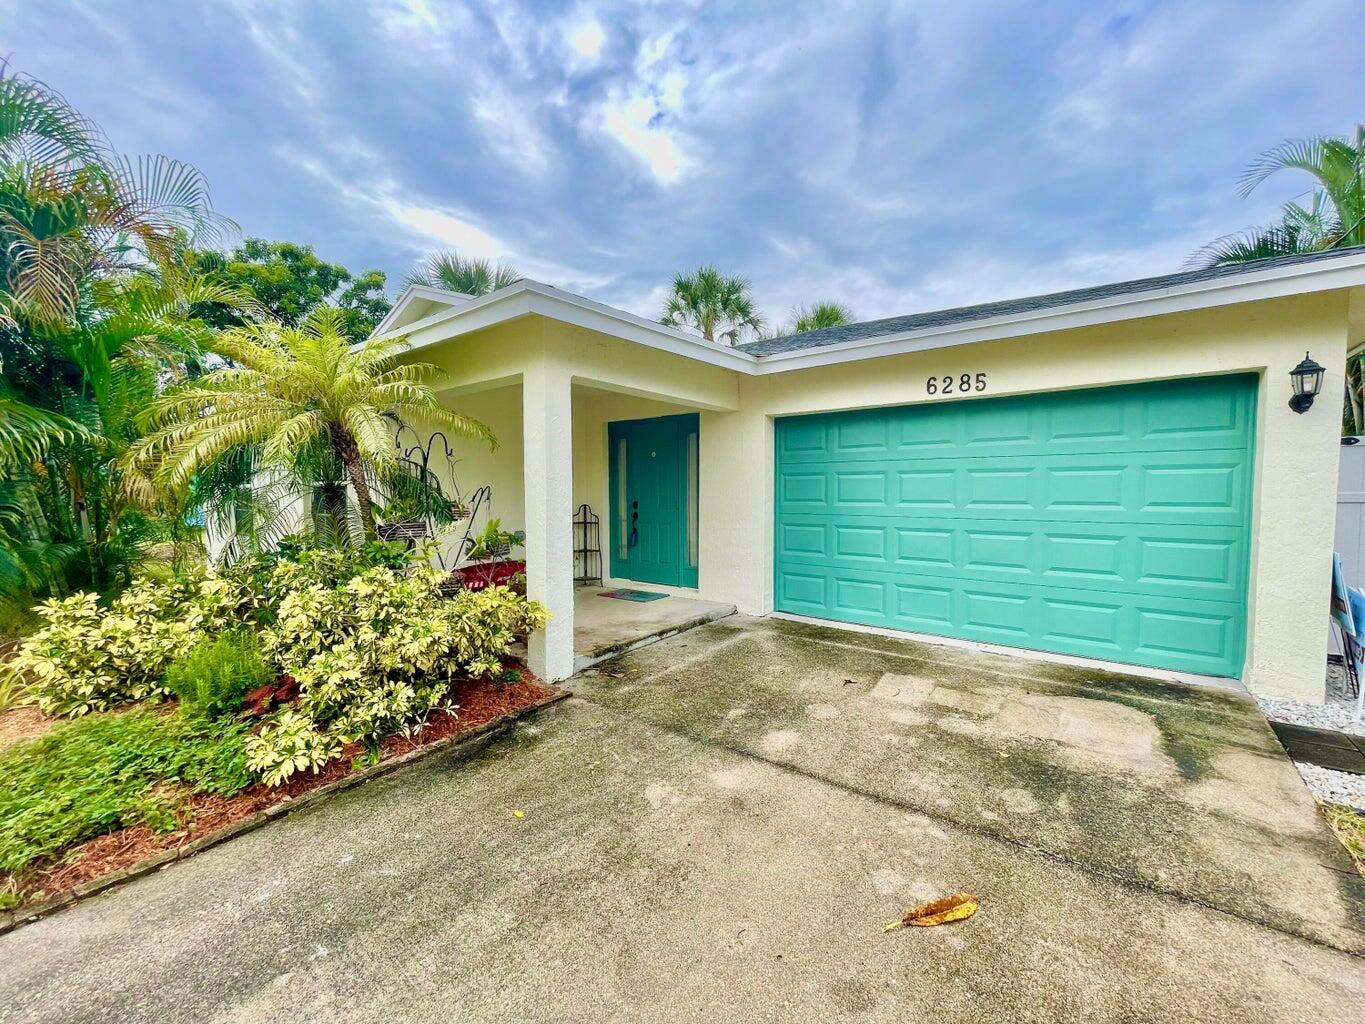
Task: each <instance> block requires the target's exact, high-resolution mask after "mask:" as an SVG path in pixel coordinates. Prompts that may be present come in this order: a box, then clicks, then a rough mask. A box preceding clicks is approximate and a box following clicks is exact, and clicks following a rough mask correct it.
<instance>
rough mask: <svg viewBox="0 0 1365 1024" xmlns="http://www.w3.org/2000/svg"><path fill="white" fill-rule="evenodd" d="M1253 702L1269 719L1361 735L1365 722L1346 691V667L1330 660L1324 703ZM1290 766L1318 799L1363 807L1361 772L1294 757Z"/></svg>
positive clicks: (1364, 783)
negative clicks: (1328, 766) (1357, 716)
mask: <svg viewBox="0 0 1365 1024" xmlns="http://www.w3.org/2000/svg"><path fill="white" fill-rule="evenodd" d="M1257 703H1259V704H1260V705H1261V712H1262V713H1263V714H1264V715H1265V716H1266V718H1268V719H1270V720H1271V721H1272V722H1289V723H1290V724H1292V725H1306V726H1309V727H1311V728H1314V729H1333V730H1335V731H1337V732H1349V733H1354V734H1355V735H1357V736H1365V723H1361V724H1357V723H1356V721H1355V699H1354V698H1352V697H1348V696H1347V695H1346V670H1345V669H1343V668H1342V667H1341V666H1340V665H1337V664H1333V663H1331V662H1329V663H1328V665H1327V702H1326V703H1325V704H1320V705H1319V704H1303V703H1300V702H1299V701H1294V700H1265V699H1261V698H1257ZM1294 767H1295V768H1297V769H1298V770H1299V774H1300V775H1302V776H1303V781H1304V782H1305V783H1307V784H1308V788H1309V790H1310V791H1311V792H1312V794H1313V796H1315V797H1317V799H1318V800H1321V801H1324V802H1326V803H1333V804H1346V805H1348V806H1350V807H1355V808H1356V809H1358V810H1362V811H1365V775H1352V774H1350V773H1349V772H1337V771H1333V770H1332V769H1330V768H1322V767H1319V766H1318V765H1315V764H1308V763H1306V762H1303V761H1295V762H1294Z"/></svg>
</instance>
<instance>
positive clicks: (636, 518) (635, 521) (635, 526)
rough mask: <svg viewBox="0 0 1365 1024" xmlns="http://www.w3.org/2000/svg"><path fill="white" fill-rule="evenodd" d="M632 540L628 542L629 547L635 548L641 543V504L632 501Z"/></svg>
mask: <svg viewBox="0 0 1365 1024" xmlns="http://www.w3.org/2000/svg"><path fill="white" fill-rule="evenodd" d="M630 507H631V510H632V511H631V513H630V540H628V541H627V542H626V546H627V547H632V548H633V547H635V545H636V544H638V543H639V542H640V503H639V502H638V501H632V502H631V503H630Z"/></svg>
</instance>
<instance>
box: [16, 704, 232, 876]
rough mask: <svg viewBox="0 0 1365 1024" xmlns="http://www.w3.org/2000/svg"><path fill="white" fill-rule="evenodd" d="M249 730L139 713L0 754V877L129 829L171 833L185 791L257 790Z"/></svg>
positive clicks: (72, 727) (86, 722) (80, 725)
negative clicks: (148, 828)
mask: <svg viewBox="0 0 1365 1024" xmlns="http://www.w3.org/2000/svg"><path fill="white" fill-rule="evenodd" d="M246 728H247V727H246V726H244V725H237V724H231V723H227V724H225V723H214V722H211V721H209V720H208V719H205V718H202V717H198V716H194V715H186V714H182V713H175V714H162V713H158V712H157V711H154V710H151V709H142V708H136V709H133V710H131V711H128V712H126V713H125V714H121V715H105V716H96V717H93V718H86V719H82V720H81V721H78V722H71V723H69V724H66V725H62V726H59V727H58V728H56V729H54V730H53V731H52V732H50V733H48V734H47V735H46V736H44V737H42V738H41V739H38V740H33V741H30V742H27V743H21V744H18V745H17V746H14V747H11V748H10V749H9V750H6V751H5V752H3V753H0V872H18V871H21V870H22V869H24V868H25V867H27V866H29V865H30V864H32V863H33V862H34V861H36V860H39V859H41V858H43V857H49V856H52V855H55V854H57V853H59V852H60V851H61V850H63V849H65V848H66V847H68V846H70V845H71V844H73V843H78V842H80V841H82V840H84V839H89V838H90V837H91V836H96V835H102V834H103V833H105V832H112V831H114V830H115V829H119V828H123V827H126V826H129V825H150V826H151V827H152V828H155V829H158V830H160V831H169V830H171V829H174V828H175V827H176V825H177V823H178V818H179V815H180V804H181V801H182V799H183V792H184V791H183V789H180V788H179V786H180V785H183V786H187V787H189V788H190V789H191V790H194V791H198V792H207V793H217V794H220V795H223V796H230V795H232V794H233V793H236V792H238V791H239V790H242V789H244V788H245V787H246V786H248V785H250V784H251V782H252V781H253V779H252V776H251V773H250V772H249V771H248V769H247V763H246V752H245V748H244V740H245V737H246Z"/></svg>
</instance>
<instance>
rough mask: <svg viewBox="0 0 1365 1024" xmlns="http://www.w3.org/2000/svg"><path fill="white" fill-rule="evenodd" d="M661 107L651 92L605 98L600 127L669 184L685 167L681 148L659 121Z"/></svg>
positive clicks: (651, 171)
mask: <svg viewBox="0 0 1365 1024" xmlns="http://www.w3.org/2000/svg"><path fill="white" fill-rule="evenodd" d="M661 114H662V111H661V110H660V108H659V104H658V103H657V102H656V101H655V100H654V99H653V98H652V97H650V96H646V95H641V94H639V93H636V94H635V95H633V96H627V97H621V98H618V99H613V100H609V101H607V103H606V104H604V105H603V107H602V114H601V116H602V121H601V124H602V129H603V131H605V132H606V133H607V134H608V135H610V136H611V137H612V138H613V139H615V140H616V141H617V142H619V143H620V144H621V145H622V146H624V147H625V148H626V149H628V150H629V151H630V152H631V154H633V155H634V156H635V157H636V158H638V159H639V160H641V161H642V162H643V163H644V164H645V165H646V166H647V167H648V168H649V171H650V173H651V174H652V175H654V178H655V180H657V181H658V182H659V183H660V184H663V185H670V184H672V183H673V182H675V181H677V180H678V178H679V177H680V176H681V175H682V173H683V171H684V170H685V169H686V166H687V161H686V158H685V157H684V155H683V149H682V146H681V144H680V143H679V141H678V140H677V139H676V138H675V137H674V135H673V133H672V131H670V130H669V129H668V128H666V127H664V126H663V125H662V123H660V120H659V118H660V115H661Z"/></svg>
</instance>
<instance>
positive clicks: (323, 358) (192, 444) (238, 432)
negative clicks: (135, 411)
mask: <svg viewBox="0 0 1365 1024" xmlns="http://www.w3.org/2000/svg"><path fill="white" fill-rule="evenodd" d="M404 344H405V342H404V340H403V339H401V338H394V339H387V340H384V341H378V342H375V341H371V342H368V343H367V344H365V345H361V346H353V345H352V343H351V339H350V338H349V337H348V336H347V334H346V317H345V311H343V310H339V309H336V308H334V307H330V306H320V307H317V308H316V309H314V310H313V311H311V312H310V313H309V314H308V315H307V316H306V317H304V319H303V320H302V321H301V322H300V323H299V325H298V326H297V327H285V326H282V325H280V324H277V323H259V324H247V325H245V326H243V327H238V328H234V329H232V330H228V331H225V332H223V333H222V334H221V335H219V336H218V338H217V339H216V341H215V345H214V347H215V349H216V350H217V351H218V352H219V353H220V354H221V355H223V356H225V357H226V358H227V359H229V360H231V363H232V365H230V366H228V367H226V368H224V369H219V370H213V371H211V372H209V373H206V374H204V375H203V376H202V377H199V378H196V379H195V380H192V381H188V382H186V383H185V384H183V385H180V386H178V387H174V388H171V389H168V390H167V391H166V392H165V394H163V395H162V396H161V397H160V398H159V399H157V400H156V401H155V402H154V403H153V404H152V409H151V413H150V415H149V417H148V425H149V427H150V430H151V432H150V434H149V435H148V436H147V438H146V439H145V440H144V441H143V442H142V443H141V444H139V445H138V446H137V448H136V450H135V452H134V453H133V459H134V461H135V462H136V463H137V464H138V465H139V466H141V467H143V468H145V469H146V470H147V471H148V472H149V477H150V479H151V481H152V482H153V484H154V485H155V486H156V487H157V488H158V489H161V490H163V491H165V492H167V493H171V494H175V493H181V492H183V491H184V490H185V489H186V488H187V487H188V486H189V485H190V484H191V482H192V481H193V479H194V478H195V475H196V474H198V473H200V472H201V471H204V470H207V469H209V468H211V467H213V466H214V465H215V464H216V463H219V462H221V461H222V460H224V459H229V458H240V456H241V452H242V450H243V449H248V448H251V447H253V446H259V448H260V464H261V467H262V468H263V469H265V470H269V469H271V468H272V467H280V468H281V469H284V470H286V471H288V470H289V468H290V467H291V466H292V465H294V464H296V463H297V462H299V461H300V460H306V459H316V458H317V457H318V454H319V451H321V452H322V453H324V454H326V455H329V456H330V457H334V458H335V459H336V461H337V462H338V463H339V464H340V465H341V466H342V467H343V468H344V470H345V476H346V479H347V480H348V481H349V482H350V485H351V488H352V490H353V491H354V493H355V500H356V506H357V511H358V512H359V515H360V522H361V528H362V530H363V532H364V535H365V537H366V539H370V538H373V537H374V535H375V529H374V511H373V505H372V501H371V497H370V487H369V482H368V479H367V475H366V470H367V468H370V469H372V470H373V471H374V473H375V475H376V476H378V477H380V478H381V479H382V478H385V477H388V476H391V475H393V474H396V473H398V472H401V469H400V467H399V464H398V459H397V455H396V453H395V451H394V446H393V437H392V435H391V434H390V432H389V427H388V424H387V421H386V419H385V415H386V414H389V413H392V414H396V415H400V416H411V417H414V418H417V419H420V420H422V421H424V422H426V423H428V424H430V425H431V426H432V427H434V428H437V429H443V430H446V431H448V432H450V433H452V434H457V435H460V436H463V437H469V438H475V439H479V440H483V441H487V442H488V444H489V446H490V447H496V444H497V441H496V439H495V438H494V436H493V434H492V432H491V431H490V430H489V429H488V427H487V426H485V425H484V424H483V423H480V422H479V421H478V420H475V419H471V418H470V417H468V416H462V415H460V414H459V413H456V412H454V411H452V410H450V409H447V408H446V407H445V406H443V405H441V404H440V402H439V401H438V400H437V398H436V394H435V392H434V391H433V390H432V389H431V386H430V384H429V383H428V381H430V380H431V379H432V378H433V377H435V376H436V375H437V374H438V373H439V370H438V369H437V368H436V367H434V366H432V365H430V364H427V363H406V364H399V363H398V362H397V358H398V356H399V354H400V353H401V351H402V349H403V346H404Z"/></svg>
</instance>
